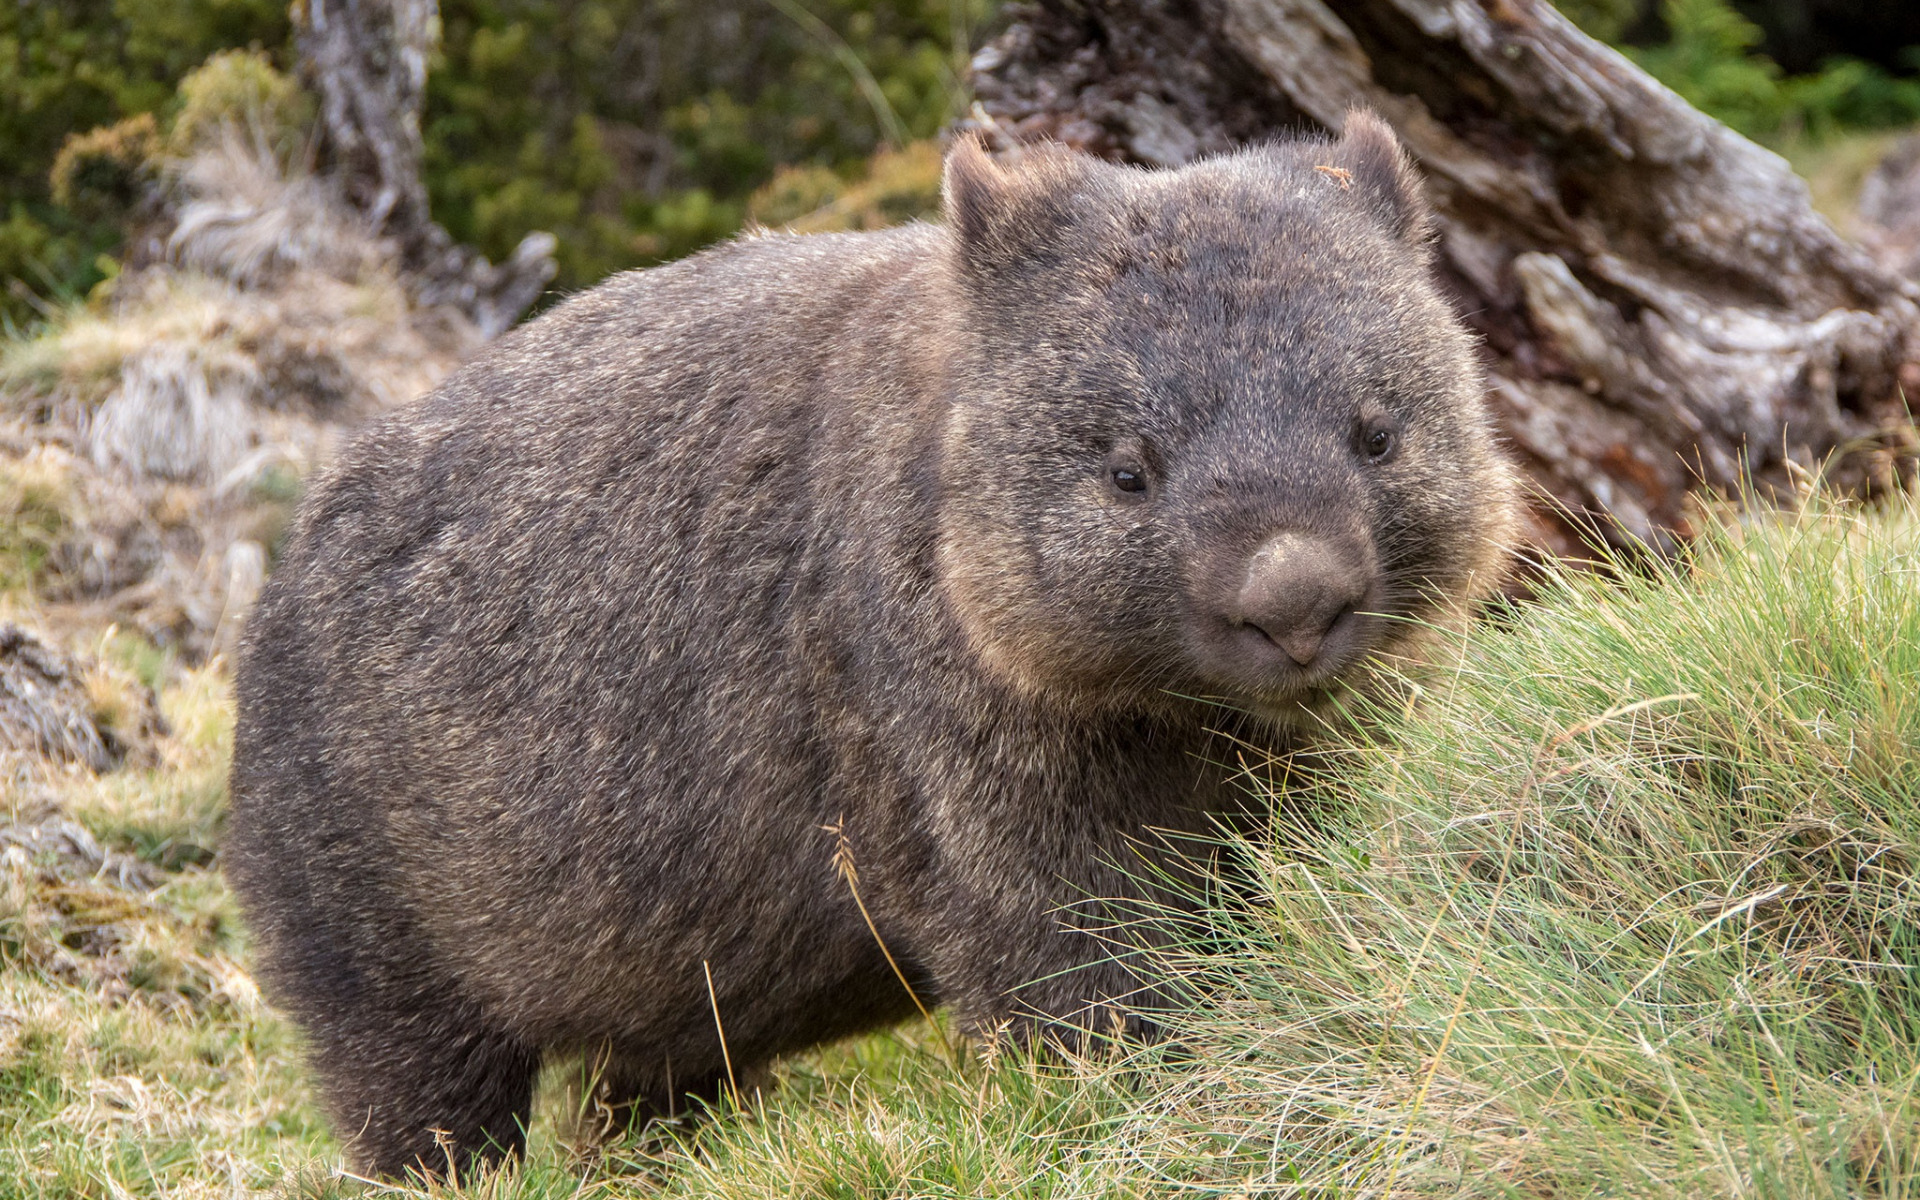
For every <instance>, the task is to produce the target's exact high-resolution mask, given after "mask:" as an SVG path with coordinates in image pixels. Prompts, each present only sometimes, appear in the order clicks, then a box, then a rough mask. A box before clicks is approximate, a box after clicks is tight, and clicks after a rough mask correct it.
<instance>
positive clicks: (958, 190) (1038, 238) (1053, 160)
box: [941, 133, 1086, 271]
mask: <svg viewBox="0 0 1920 1200" xmlns="http://www.w3.org/2000/svg"><path fill="white" fill-rule="evenodd" d="M1085 170H1086V164H1085V162H1084V161H1083V160H1082V158H1081V156H1080V155H1078V154H1075V153H1073V152H1072V151H1070V150H1067V149H1065V148H1064V147H1058V146H1032V147H1027V148H1025V149H1024V150H1023V151H1021V155H1020V158H1019V160H1018V161H1016V162H1015V163H1014V164H1012V165H1010V166H1002V165H1001V164H1000V163H998V162H995V161H994V158H993V156H992V155H991V154H988V153H987V148H986V146H985V144H984V143H983V142H982V141H981V139H980V137H979V135H977V134H971V133H969V134H966V135H964V136H962V137H961V138H960V139H959V140H958V141H956V142H954V144H953V149H951V150H949V151H948V152H947V166H946V174H945V177H944V178H943V180H942V181H941V191H942V192H943V193H944V197H945V203H944V209H945V212H946V221H947V227H948V228H950V229H952V230H953V234H954V239H955V241H957V242H958V243H959V247H960V256H961V260H962V261H963V262H964V263H965V264H966V265H967V266H968V267H970V268H972V269H974V270H976V271H982V270H991V269H994V268H996V267H1004V266H1010V265H1013V264H1015V263H1017V262H1018V261H1019V260H1020V259H1021V258H1023V257H1025V256H1026V255H1027V254H1029V253H1030V252H1031V251H1033V250H1034V249H1036V248H1037V247H1038V246H1039V245H1041V244H1042V243H1043V242H1045V241H1046V240H1047V237H1048V235H1049V234H1051V233H1053V232H1055V231H1057V230H1059V229H1060V228H1062V227H1063V226H1064V225H1066V224H1067V222H1068V220H1069V218H1070V214H1071V211H1072V206H1071V204H1069V203H1067V202H1066V201H1067V200H1068V198H1069V197H1070V196H1071V195H1072V193H1073V191H1074V186H1075V183H1076V182H1077V180H1078V178H1079V177H1080V176H1081V175H1083V174H1084V173H1085Z"/></svg>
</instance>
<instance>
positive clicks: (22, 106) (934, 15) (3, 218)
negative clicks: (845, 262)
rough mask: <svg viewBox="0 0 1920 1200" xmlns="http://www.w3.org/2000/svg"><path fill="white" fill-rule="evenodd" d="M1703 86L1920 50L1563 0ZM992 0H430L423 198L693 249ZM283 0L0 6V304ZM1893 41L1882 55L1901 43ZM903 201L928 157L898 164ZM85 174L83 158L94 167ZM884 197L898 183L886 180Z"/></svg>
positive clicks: (54, 301)
mask: <svg viewBox="0 0 1920 1200" xmlns="http://www.w3.org/2000/svg"><path fill="white" fill-rule="evenodd" d="M1560 2H1561V6H1562V7H1563V8H1564V9H1565V10H1566V11H1567V12H1568V13H1569V15H1571V16H1573V17H1574V19H1575V20H1577V21H1578V22H1580V23H1581V24H1582V25H1583V26H1584V27H1585V28H1587V29H1588V31H1589V32H1592V33H1594V34H1595V35H1596V36H1599V37H1601V38H1604V39H1607V40H1611V41H1614V42H1616V43H1617V44H1620V45H1622V46H1624V47H1625V48H1626V50H1627V52H1628V53H1629V54H1631V55H1632V56H1633V57H1634V58H1636V59H1637V60H1638V61H1639V62H1640V63H1641V64H1642V65H1643V66H1645V67H1646V68H1647V69H1648V70H1650V71H1652V72H1653V73H1654V74H1655V75H1656V76H1658V77H1659V78H1660V79H1661V80H1663V81H1664V82H1666V83H1667V84H1668V85H1670V86H1672V87H1674V88H1675V89H1676V90H1678V91H1679V92H1680V93H1681V94H1682V95H1684V96H1686V97H1687V99H1688V100H1690V101H1691V102H1693V103H1694V104H1695V105H1697V106H1699V107H1701V108H1703V109H1705V110H1706V111H1708V112H1711V113H1713V114H1714V115H1715V116H1718V117H1720V118H1721V119H1722V120H1724V121H1726V122H1728V123H1729V124H1730V125H1732V126H1734V127H1735V128H1737V129H1739V130H1740V131H1741V132H1743V133H1747V134H1749V135H1751V136H1755V137H1759V138H1762V139H1773V140H1782V139H1787V140H1791V139H1795V138H1803V139H1804V138H1812V139H1826V138H1831V137H1833V136H1834V135H1836V134H1840V133H1844V132H1847V131H1851V130H1859V129H1874V128H1889V127H1893V126H1898V125H1902V124H1909V123H1913V122H1916V121H1920V63H1916V62H1915V60H1912V59H1911V58H1909V59H1907V60H1906V62H1907V67H1908V68H1910V69H1906V70H1904V71H1903V70H1901V69H1899V68H1898V67H1897V66H1896V68H1895V69H1892V70H1889V69H1888V68H1886V67H1884V66H1880V65H1874V64H1870V63H1868V62H1866V61H1864V60H1861V59H1850V58H1835V59H1831V60H1829V61H1827V62H1826V63H1824V64H1823V65H1821V66H1819V67H1818V69H1817V70H1814V71H1812V72H1811V73H1803V74H1799V75H1788V74H1786V73H1784V72H1783V71H1782V70H1781V69H1780V68H1779V67H1778V66H1777V65H1775V64H1774V63H1773V61H1772V60H1771V59H1768V58H1766V57H1764V56H1762V55H1761V54H1759V53H1758V52H1757V47H1759V46H1760V44H1761V42H1762V40H1763V32H1762V30H1761V27H1760V26H1758V25H1756V24H1754V23H1753V22H1751V21H1749V20H1747V19H1746V18H1745V17H1743V16H1741V15H1740V13H1739V12H1738V11H1737V10H1736V9H1735V8H1734V7H1733V5H1732V3H1730V0H1659V3H1658V4H1657V5H1655V4H1653V3H1651V0H1560ZM997 8H998V0H701V2H694V0H445V2H444V3H443V4H442V5H441V13H442V24H443V30H444V35H443V40H442V49H441V53H440V56H439V59H438V60H437V61H436V62H435V63H434V65H433V71H432V73H431V75H430V76H429V81H428V88H429V95H428V103H427V116H426V122H425V128H424V133H425V137H426V145H427V182H428V189H429V192H430V194H431V197H432V202H433V208H434V214H435V216H436V218H437V219H438V220H439V221H440V222H441V223H442V224H444V225H445V226H446V227H447V229H448V230H449V231H451V232H452V233H453V234H454V236H455V237H457V238H460V239H462V240H464V241H467V242H469V243H472V244H474V245H477V246H479V247H481V248H482V249H483V250H485V251H486V252H487V253H488V254H489V255H490V256H493V257H495V258H499V257H503V256H504V255H506V254H507V253H508V252H509V251H511V250H512V248H513V247H514V245H515V244H516V243H517V242H518V241H519V239H520V238H521V237H522V236H523V235H525V234H526V233H528V232H529V231H532V230H536V229H545V230H549V231H551V232H553V233H555V234H557V235H558V236H559V239H560V248H559V260H560V264H561V273H560V276H559V279H558V281H557V285H556V286H557V287H558V288H560V289H561V290H563V291H564V290H571V289H576V288H579V287H583V286H586V285H588V284H591V283H593V282H594V281H596V280H598V279H600V278H601V277H603V276H605V275H606V274H608V273H610V272H612V271H616V270H621V269H624V268H627V267H633V266H640V265H645V264H648V263H653V262H659V261H662V260H664V259H668V258H673V257H677V256H679V255H682V254H685V253H688V252H689V251H691V250H694V249H696V248H698V247H700V246H702V245H704V244H706V243H708V242H711V241H713V240H715V239H718V238H722V237H725V236H728V235H729V234H731V233H733V232H734V231H735V230H737V229H738V228H739V227H740V226H741V224H742V223H743V221H745V220H746V219H747V218H748V216H749V215H750V210H751V212H752V215H760V210H759V208H758V207H756V206H755V203H754V199H753V198H754V195H755V193H756V192H758V191H759V190H760V189H762V188H763V187H766V186H767V185H768V183H769V182H770V181H772V180H773V179H774V178H775V176H776V175H777V174H779V173H780V172H781V171H782V170H783V169H788V170H790V171H795V172H798V175H797V177H796V178H794V179H789V180H783V181H782V188H781V195H780V196H779V197H777V198H775V199H774V200H773V201H772V202H771V205H770V207H769V211H770V212H771V214H772V215H773V217H774V218H775V219H780V220H784V219H787V218H788V217H790V216H793V215H803V212H804V211H806V210H802V213H795V211H794V210H795V208H796V206H797V205H798V204H801V203H803V202H805V201H807V200H812V201H815V202H816V203H815V204H814V207H819V206H820V205H821V204H825V203H830V202H832V201H833V200H835V199H836V198H838V197H839V195H840V193H841V192H842V191H844V190H845V188H846V186H847V184H848V183H849V182H852V181H857V180H859V179H861V178H863V176H864V172H865V165H864V164H865V163H866V162H867V160H868V159H869V158H870V157H871V156H872V155H873V154H874V153H875V151H876V150H878V149H881V148H882V147H885V146H888V145H891V146H892V147H893V148H894V149H901V148H903V147H904V146H905V145H906V144H908V143H910V142H913V141H915V140H919V139H926V138H931V137H933V136H934V135H935V134H937V133H938V131H939V129H940V128H941V126H942V125H943V124H944V123H945V122H946V121H947V120H948V119H949V118H950V117H952V116H953V115H954V114H955V113H956V112H957V111H959V109H960V108H961V107H962V106H963V104H964V102H965V94H964V85H963V76H964V71H965V64H966V61H967V57H968V54H969V52H970V49H971V48H972V47H974V46H977V45H978V43H979V42H980V41H981V39H982V38H983V37H984V36H985V35H986V33H987V32H988V31H989V29H990V27H991V24H992V22H993V21H994V19H995V16H996V12H997ZM291 37H292V27H291V24H290V22H289V19H288V7H287V3H286V0H35V2H34V3H16V4H5V5H0V281H4V284H5V288H6V291H5V294H4V295H0V320H4V321H6V322H11V323H14V324H19V323H23V322H31V321H32V320H34V319H35V318H36V316H41V315H45V313H46V312H47V311H48V310H49V309H50V308H52V307H54V306H57V305H59V304H61V303H63V302H67V301H72V300H77V299H80V298H83V297H84V296H86V295H87V294H88V292H89V291H90V290H91V289H92V288H94V287H95V286H97V285H98V284H99V283H101V282H102V281H103V280H105V279H108V278H110V277H111V276H113V275H114V274H115V273H116V271H117V269H118V267H117V261H116V260H117V259H119V258H121V257H124V256H125V255H126V254H128V253H129V252H130V251H131V252H133V253H136V254H137V253H138V252H139V248H138V246H137V236H136V235H137V233H138V226H139V215H140V214H139V212H138V206H137V204H136V203H134V201H135V200H137V195H134V194H132V193H125V194H122V195H120V196H119V197H118V200H117V202H116V201H115V198H114V197H113V196H112V195H108V196H107V197H106V202H102V199H101V195H100V192H99V190H98V189H93V190H89V189H88V188H86V187H84V186H83V187H81V188H80V189H78V190H77V192H76V191H75V190H73V189H67V190H66V191H65V192H63V191H62V190H61V189H57V188H56V187H55V182H54V179H53V174H54V168H55V166H56V163H57V160H58V159H59V156H60V152H61V149H62V147H63V146H65V145H66V144H67V142H68V139H70V138H74V137H79V136H82V135H86V134H88V133H89V132H90V131H92V130H95V129H100V128H104V127H111V126H115V125H118V124H120V123H122V122H125V121H127V120H128V119H129V118H138V117H140V116H141V115H143V114H146V115H149V116H150V118H151V119H152V120H153V121H154V122H155V126H156V128H157V129H158V130H160V131H161V132H164V131H165V130H166V129H168V128H169V127H170V126H171V125H172V123H173V122H174V120H175V119H176V118H177V116H178V114H179V113H180V111H181V109H182V108H183V107H184V106H185V105H186V104H187V103H188V99H187V97H185V96H183V95H182V94H181V93H180V91H179V84H180V82H181V81H182V80H183V79H184V78H185V77H186V76H187V75H188V74H189V72H191V71H192V70H193V69H194V68H195V67H197V66H199V65H200V64H201V63H202V62H203V61H205V60H206V59H207V58H208V57H209V56H210V55H213V54H215V53H217V52H220V51H222V50H233V49H249V48H251V49H256V50H259V51H260V52H262V53H263V54H264V55H265V59H266V61H267V62H268V63H270V64H271V65H272V66H274V67H275V68H276V69H278V70H280V71H281V72H283V73H285V72H290V71H291V70H292V69H293V67H294V65H295V64H294V63H293V52H292V41H291ZM1898 61H1899V60H1898V58H1897V56H1896V63H1897V62H1898ZM893 174H894V177H895V181H894V183H893V184H892V185H890V187H891V190H892V191H893V192H894V193H896V200H895V202H894V204H893V208H894V209H902V208H904V209H907V210H909V211H907V212H905V213H904V214H902V215H913V213H914V212H919V211H925V210H926V208H927V207H928V206H929V205H930V204H931V203H932V192H931V189H932V186H933V180H932V179H931V178H930V177H929V176H928V175H927V174H926V172H924V171H922V172H921V173H920V174H919V175H917V176H914V177H913V178H911V179H906V178H905V177H904V176H903V173H902V172H901V171H900V169H899V164H897V163H896V164H894V171H893ZM83 182H84V181H83ZM899 197H904V199H901V198H899Z"/></svg>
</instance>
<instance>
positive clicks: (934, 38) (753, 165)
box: [425, 0, 992, 289]
mask: <svg viewBox="0 0 1920 1200" xmlns="http://www.w3.org/2000/svg"><path fill="white" fill-rule="evenodd" d="M991 14H992V0H888V2H884V3H874V2H871V0H701V2H690V0H443V2H442V4H441V20H442V24H443V27H444V38H443V48H442V61H441V62H440V63H438V64H436V70H435V71H434V73H433V74H432V75H431V76H430V77H429V80H428V85H427V86H428V101H427V117H426V124H425V133H426V140H427V148H428V149H427V154H428V187H429V190H430V191H431V194H432V197H433V211H434V215H435V216H436V217H437V218H438V219H439V220H440V221H441V222H442V223H443V224H445V225H446V227H447V229H448V230H449V231H450V232H451V233H452V234H453V235H454V236H455V237H456V238H459V239H460V240H462V241H466V242H470V243H473V244H475V245H477V246H479V247H481V248H482V249H483V250H485V251H486V252H487V253H488V254H489V255H490V256H493V257H496V258H497V257H500V256H503V255H505V254H506V253H508V252H509V251H511V250H512V249H513V247H514V244H515V243H516V242H518V241H519V239H520V238H521V236H523V235H524V234H525V233H527V232H528V231H529V230H533V229H547V230H551V231H552V232H554V233H555V234H557V235H559V238H560V251H559V257H560V277H559V280H558V281H557V285H556V286H558V287H560V288H562V289H567V288H577V287H582V286H585V285H587V284H591V283H593V282H594V281H595V280H597V279H599V278H600V277H602V276H604V275H605V274H607V273H608V272H610V271H614V270H619V269H621V268H624V267H630V266H639V265H642V264H646V263H651V262H658V261H661V260H663V259H668V258H674V257H677V256H679V255H682V254H685V253H687V252H689V251H691V250H694V249H697V248H698V247H700V246H702V245H704V244H706V243H708V242H711V241H713V240H715V239H717V238H721V237H725V236H727V235H729V234H731V233H732V232H734V231H735V230H736V229H738V228H739V227H740V225H741V223H742V221H744V220H745V219H746V216H747V202H748V200H749V198H750V197H751V196H752V195H753V193H754V192H755V191H756V190H757V189H759V188H760V187H761V186H763V185H764V184H766V183H767V182H768V181H769V180H770V179H771V178H772V177H773V176H774V174H775V171H776V170H777V169H778V168H780V167H783V166H785V167H795V168H801V169H806V168H812V169H815V170H823V171H827V172H832V173H834V174H835V175H836V176H837V177H841V178H846V179H853V178H855V177H857V176H858V175H860V174H861V172H862V171H863V169H864V164H865V162H866V160H867V158H868V157H870V156H871V155H872V154H873V153H874V152H875V150H876V149H878V148H880V147H881V146H882V145H883V143H884V142H886V141H888V140H889V138H888V136H887V135H888V134H889V132H891V133H892V138H891V140H893V141H896V142H898V141H901V140H909V139H916V138H928V137H931V136H933V135H934V134H936V133H938V132H939V130H940V128H941V126H942V125H943V124H945V123H946V121H947V120H948V119H949V117H951V116H952V115H954V113H955V112H956V111H957V108H958V106H960V105H961V104H962V103H963V102H964V96H965V92H964V88H963V83H962V77H963V75H964V72H965V66H966V59H967V56H968V54H969V53H970V49H971V46H972V45H973V43H975V42H977V41H978V39H979V37H980V36H981V34H982V32H983V27H984V25H985V23H986V22H987V20H988V19H989V18H990V16H991Z"/></svg>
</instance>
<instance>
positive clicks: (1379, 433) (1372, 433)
mask: <svg viewBox="0 0 1920 1200" xmlns="http://www.w3.org/2000/svg"><path fill="white" fill-rule="evenodd" d="M1359 432H1360V437H1359V442H1360V449H1361V450H1363V451H1365V452H1366V455H1367V457H1368V458H1370V459H1373V460H1374V461H1375V462H1379V461H1380V460H1382V459H1384V458H1386V457H1387V456H1388V455H1390V454H1392V453H1393V447H1394V444H1395V443H1396V442H1398V441H1399V439H1398V438H1397V437H1395V436H1394V429H1393V425H1392V423H1391V422H1388V421H1382V420H1372V421H1363V422H1361V425H1360V430H1359Z"/></svg>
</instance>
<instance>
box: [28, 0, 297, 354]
mask: <svg viewBox="0 0 1920 1200" xmlns="http://www.w3.org/2000/svg"><path fill="white" fill-rule="evenodd" d="M288 36H289V27H288V24H287V6H286V3H285V0H32V2H31V3H12V4H0V286H4V287H5V288H6V292H5V293H4V294H0V325H4V324H11V323H17V322H19V321H22V320H24V319H27V318H29V317H31V316H33V315H34V313H35V310H36V309H44V308H45V307H46V306H47V304H48V303H49V302H60V301H65V300H70V299H74V298H77V297H79V296H83V295H85V294H86V292H87V290H88V289H90V288H91V287H93V286H94V285H95V284H96V283H99V282H100V281H101V280H102V279H104V278H106V277H108V276H109V275H110V274H111V273H112V271H113V265H112V263H111V261H110V260H107V261H103V260H102V256H103V255H106V254H108V253H110V252H113V251H115V250H116V249H117V247H118V245H119V243H120V240H121V236H122V230H121V228H120V225H119V220H118V214H115V213H111V212H95V213H87V212H83V211H76V210H75V209H73V208H71V207H69V206H67V205H64V204H62V203H60V202H59V201H57V200H56V199H55V197H54V195H53V183H52V179H51V174H52V171H53V167H54V163H55V160H56V159H57V158H58V156H59V154H60V150H61V148H62V147H63V146H64V145H66V143H67V140H68V138H69V137H70V136H72V135H75V134H85V133H86V132H87V131H89V130H92V129H95V128H98V127H101V126H114V125H115V124H116V123H118V122H121V121H124V120H126V119H127V118H130V117H138V116H139V115H140V114H143V113H145V114H151V116H152V118H154V119H163V118H165V117H167V116H169V115H170V112H171V109H172V107H173V105H174V103H175V99H174V89H175V87H176V85H177V84H178V83H179V81H180V79H181V78H182V77H183V76H185V75H186V74H187V73H188V72H189V71H191V70H192V69H193V68H194V67H196V66H198V65H199V64H200V63H201V62H202V61H204V60H205V59H206V57H207V56H208V55H210V54H212V53H214V52H215V51H218V50H222V49H227V48H231V47H242V46H251V45H257V46H261V47H265V48H267V50H268V51H269V52H270V53H278V54H279V55H280V56H281V60H282V62H283V64H284V62H285V61H286V58H287V49H288Z"/></svg>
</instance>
